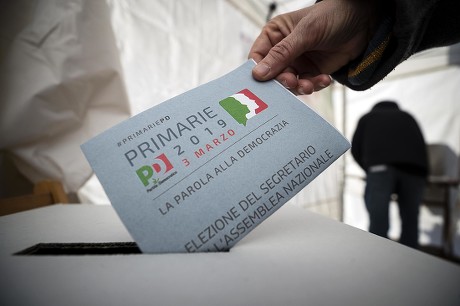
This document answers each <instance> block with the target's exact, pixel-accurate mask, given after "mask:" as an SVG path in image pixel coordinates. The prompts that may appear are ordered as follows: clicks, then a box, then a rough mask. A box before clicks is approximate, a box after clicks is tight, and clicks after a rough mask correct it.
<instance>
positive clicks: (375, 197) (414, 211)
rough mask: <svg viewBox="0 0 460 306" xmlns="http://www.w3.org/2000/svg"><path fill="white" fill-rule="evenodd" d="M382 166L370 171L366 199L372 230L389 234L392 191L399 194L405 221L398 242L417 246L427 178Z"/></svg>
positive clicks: (402, 217)
mask: <svg viewBox="0 0 460 306" xmlns="http://www.w3.org/2000/svg"><path fill="white" fill-rule="evenodd" d="M382 168H383V169H379V170H378V171H375V172H372V171H369V172H368V173H367V178H366V190H365V194H364V201H365V203H366V208H367V211H368V213H369V219H370V220H369V221H370V225H369V232H371V233H374V234H376V235H379V236H382V237H387V234H388V230H389V227H390V223H389V207H390V198H391V195H392V194H397V196H398V200H397V201H398V207H399V214H400V217H401V224H402V228H401V236H400V239H399V242H400V243H402V244H404V245H407V246H409V247H413V248H417V247H418V218H419V206H420V202H421V200H422V197H423V191H424V188H425V178H424V177H422V176H417V175H413V174H410V173H407V172H404V171H401V170H399V169H397V168H395V167H392V166H385V167H382Z"/></svg>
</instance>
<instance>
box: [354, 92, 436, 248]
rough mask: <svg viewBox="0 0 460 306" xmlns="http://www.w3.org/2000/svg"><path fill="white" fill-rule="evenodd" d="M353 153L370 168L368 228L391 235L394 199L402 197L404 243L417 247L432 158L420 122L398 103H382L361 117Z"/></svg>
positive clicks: (380, 233) (367, 181) (364, 165)
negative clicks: (390, 207)
mask: <svg viewBox="0 0 460 306" xmlns="http://www.w3.org/2000/svg"><path fill="white" fill-rule="evenodd" d="M351 153H352V155H353V158H354V159H355V160H356V162H357V163H358V164H359V165H360V166H361V168H363V170H364V171H365V172H366V189H365V194H364V201H365V204H366V208H367V211H368V213H369V222H370V223H369V231H370V232H371V233H374V234H376V235H379V236H382V237H387V234H388V230H389V206H390V200H391V197H392V195H397V201H398V206H399V212H400V217H401V223H402V226H401V236H400V239H399V241H400V243H402V244H404V245H407V246H410V247H413V248H417V247H418V216H419V205H420V202H421V200H422V197H423V192H424V188H425V183H426V176H427V172H428V159H427V152H426V145H425V141H424V138H423V134H422V132H421V130H420V128H419V126H418V124H417V122H416V120H415V119H414V118H413V117H412V116H411V115H410V114H409V113H407V112H405V111H402V110H401V109H400V108H399V106H398V104H397V103H395V102H393V101H382V102H379V103H377V104H376V105H375V106H374V107H373V108H372V110H371V111H370V112H369V113H367V114H365V115H364V116H363V117H362V118H361V119H360V120H359V122H358V126H357V128H356V131H355V133H354V135H353V139H352V149H351Z"/></svg>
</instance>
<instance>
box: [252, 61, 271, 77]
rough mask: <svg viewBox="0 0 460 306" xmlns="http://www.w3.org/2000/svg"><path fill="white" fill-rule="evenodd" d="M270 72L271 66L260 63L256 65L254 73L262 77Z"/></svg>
mask: <svg viewBox="0 0 460 306" xmlns="http://www.w3.org/2000/svg"><path fill="white" fill-rule="evenodd" d="M269 72H270V67H268V66H267V65H265V64H260V63H259V64H257V65H256V66H255V67H254V73H255V74H257V75H258V76H260V77H264V76H266V75H267V74H268V73H269Z"/></svg>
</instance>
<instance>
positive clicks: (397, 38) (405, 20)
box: [332, 0, 460, 90]
mask: <svg viewBox="0 0 460 306" xmlns="http://www.w3.org/2000/svg"><path fill="white" fill-rule="evenodd" d="M382 1H386V0H382ZM387 3H390V2H387ZM392 5H393V7H391V8H390V9H389V10H388V11H387V12H386V14H388V16H385V17H384V18H383V22H382V24H381V26H380V28H379V29H378V30H377V32H376V34H375V35H374V37H373V39H372V40H371V42H370V43H369V46H368V48H367V50H366V51H365V53H364V54H363V55H362V56H361V57H359V58H358V59H356V60H355V61H354V62H352V63H350V64H349V65H347V66H345V67H342V68H341V69H340V70H338V71H337V72H335V73H333V74H332V76H333V78H334V79H336V80H337V81H339V82H340V83H342V84H344V85H346V86H347V87H349V88H351V89H354V90H366V89H368V88H370V87H372V86H373V85H375V84H376V83H378V82H379V81H380V80H382V79H383V78H384V77H385V76H387V75H388V73H390V72H391V71H392V70H393V69H394V68H395V67H396V66H397V65H399V64H400V63H401V62H403V61H404V60H406V59H407V58H409V57H410V56H411V55H413V54H415V53H417V52H420V51H423V50H426V49H429V48H433V47H441V46H447V45H451V44H454V43H456V42H459V41H460V17H459V13H458V12H459V11H460V1H458V0H394V1H393V2H392Z"/></svg>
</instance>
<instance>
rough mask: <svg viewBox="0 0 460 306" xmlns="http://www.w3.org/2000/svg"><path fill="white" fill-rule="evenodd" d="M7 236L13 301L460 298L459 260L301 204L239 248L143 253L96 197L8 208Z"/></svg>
mask: <svg viewBox="0 0 460 306" xmlns="http://www.w3.org/2000/svg"><path fill="white" fill-rule="evenodd" d="M155 234H156V233H151V235H155ZM0 244H1V248H0V252H1V254H0V271H1V277H0V288H1V291H2V294H0V304H1V305H3V306H7V305H35V306H40V305H46V306H50V305H68V306H70V305H78V306H80V305H99V306H101V305H111V306H113V305H162V306H165V305H199V306H204V305H213V306H215V305H231V306H235V305H245V306H247V305H261V306H262V305H263V306H267V305H276V306H279V305H303V306H304V305H341V306H343V305H353V306H357V305H366V306H368V305H374V306H375V305H385V306H387V305H405V306H407V305H460V290H459V284H460V267H459V266H457V265H455V264H453V263H450V262H447V261H444V260H442V259H439V258H436V257H433V256H431V255H428V254H425V253H422V252H419V251H417V250H413V249H410V248H408V247H405V246H403V245H400V244H398V243H395V242H393V241H390V240H386V239H383V238H381V237H377V236H375V235H373V234H370V233H367V232H365V231H362V230H359V229H356V228H353V227H350V226H347V225H345V224H342V223H340V222H337V221H334V220H331V219H328V218H326V217H324V216H320V215H317V214H315V213H312V212H309V211H306V210H304V209H300V208H297V207H294V206H291V205H290V204H287V205H285V206H283V207H282V208H280V209H279V210H278V211H277V212H276V213H274V214H273V215H272V216H271V217H269V218H268V219H267V220H266V221H264V222H263V223H262V224H261V225H259V226H258V227H257V228H256V229H254V230H253V231H252V232H251V233H250V234H248V235H247V236H246V237H245V238H243V239H242V240H241V241H239V242H238V243H237V244H236V245H235V246H234V247H233V248H231V249H230V250H229V251H228V252H208V253H193V254H187V253H181V254H177V253H176V254H174V253H171V254H142V253H141V252H140V251H139V249H138V248H137V247H136V243H135V242H134V241H133V239H132V238H131V236H130V234H129V233H128V231H127V230H126V229H125V227H124V225H123V224H122V222H121V221H120V219H119V218H118V216H117V214H116V213H115V211H114V210H113V208H112V207H111V206H95V205H89V204H75V205H72V204H71V205H55V206H49V207H46V208H40V209H35V210H31V211H27V212H21V213H16V214H13V215H8V216H3V217H1V218H0Z"/></svg>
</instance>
